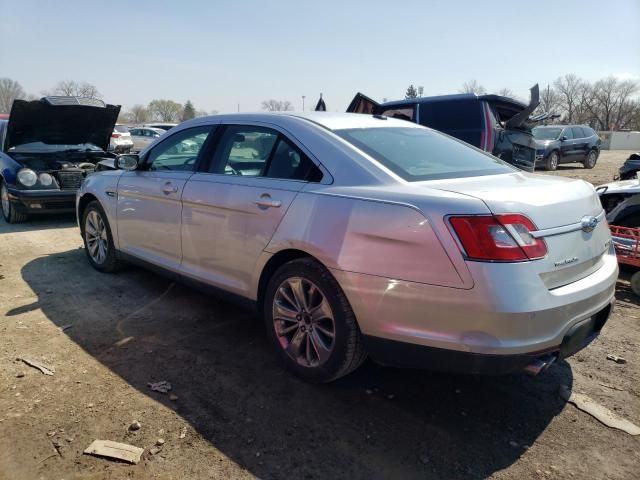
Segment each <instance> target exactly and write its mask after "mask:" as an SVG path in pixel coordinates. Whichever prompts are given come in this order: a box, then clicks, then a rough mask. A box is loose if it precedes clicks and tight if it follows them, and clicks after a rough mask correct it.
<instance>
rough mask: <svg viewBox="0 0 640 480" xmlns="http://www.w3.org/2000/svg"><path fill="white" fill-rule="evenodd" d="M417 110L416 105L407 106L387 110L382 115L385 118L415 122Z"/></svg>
mask: <svg viewBox="0 0 640 480" xmlns="http://www.w3.org/2000/svg"><path fill="white" fill-rule="evenodd" d="M414 110H415V107H414V105H407V106H402V107H397V108H387V109H386V110H383V111H382V115H384V116H385V117H391V118H399V119H400V120H409V121H410V122H413V121H414V116H413V112H414Z"/></svg>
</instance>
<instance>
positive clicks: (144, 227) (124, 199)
mask: <svg viewBox="0 0 640 480" xmlns="http://www.w3.org/2000/svg"><path fill="white" fill-rule="evenodd" d="M212 129H213V126H211V125H207V126H200V127H193V128H189V129H185V130H182V131H180V132H177V133H175V134H174V135H171V136H168V137H167V138H166V139H165V141H163V142H162V143H160V144H158V145H157V146H156V147H154V148H153V149H152V150H151V151H150V152H148V154H146V158H144V159H143V165H142V168H141V169H139V170H135V171H132V172H124V173H123V174H122V175H121V177H120V180H119V182H118V193H117V224H118V241H119V244H120V250H121V251H123V252H125V253H128V254H130V255H133V256H135V257H138V258H141V259H142V260H145V261H148V262H151V263H153V264H155V265H159V266H162V267H165V268H167V269H169V270H172V271H178V269H179V266H180V261H181V258H182V250H181V237H180V222H181V214H182V203H181V197H182V192H183V189H184V185H185V183H186V182H187V180H188V179H189V177H191V175H193V172H194V171H195V166H196V162H197V160H198V156H199V153H200V150H201V148H202V145H203V144H204V142H205V141H206V140H207V137H208V136H209V133H210V132H211V130H212Z"/></svg>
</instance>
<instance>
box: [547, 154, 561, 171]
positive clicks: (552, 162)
mask: <svg viewBox="0 0 640 480" xmlns="http://www.w3.org/2000/svg"><path fill="white" fill-rule="evenodd" d="M559 163H560V155H559V154H558V152H556V151H553V152H551V153H550V154H549V156H548V157H547V163H546V168H547V170H549V171H554V170H557V169H558V164H559Z"/></svg>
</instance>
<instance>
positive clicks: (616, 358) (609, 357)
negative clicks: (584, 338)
mask: <svg viewBox="0 0 640 480" xmlns="http://www.w3.org/2000/svg"><path fill="white" fill-rule="evenodd" d="M607 360H611V361H612V362H616V363H627V361H626V360H625V359H624V358H622V357H619V356H617V355H614V354H613V353H610V354H609V355H607Z"/></svg>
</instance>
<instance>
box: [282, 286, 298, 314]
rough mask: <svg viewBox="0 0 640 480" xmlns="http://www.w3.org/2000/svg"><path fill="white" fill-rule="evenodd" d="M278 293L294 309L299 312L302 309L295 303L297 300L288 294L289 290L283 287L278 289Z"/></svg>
mask: <svg viewBox="0 0 640 480" xmlns="http://www.w3.org/2000/svg"><path fill="white" fill-rule="evenodd" d="M278 293H280V295H282V296H283V297H284V299H285V300H286V301H287V302H289V305H291V306H292V307H293V308H294V309H296V310H297V311H299V310H300V307H299V306H298V304H297V303H296V301H295V298H292V297H291V295H290V294H289V292H287V289H286V288H285V287H284V286H282V287H280V288H279V289H278Z"/></svg>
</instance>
